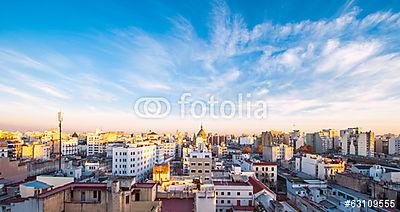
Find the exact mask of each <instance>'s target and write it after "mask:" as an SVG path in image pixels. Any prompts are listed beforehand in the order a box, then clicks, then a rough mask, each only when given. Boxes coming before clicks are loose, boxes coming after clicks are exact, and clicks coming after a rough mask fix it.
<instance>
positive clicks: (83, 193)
mask: <svg viewBox="0 0 400 212" xmlns="http://www.w3.org/2000/svg"><path fill="white" fill-rule="evenodd" d="M85 201H86V194H85V192H84V191H82V192H81V202H85Z"/></svg>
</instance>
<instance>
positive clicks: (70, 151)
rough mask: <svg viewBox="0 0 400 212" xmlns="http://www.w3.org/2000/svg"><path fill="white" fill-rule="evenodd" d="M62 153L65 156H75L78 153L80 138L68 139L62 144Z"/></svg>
mask: <svg viewBox="0 0 400 212" xmlns="http://www.w3.org/2000/svg"><path fill="white" fill-rule="evenodd" d="M61 152H62V154H63V155H75V154H77V153H78V137H71V138H69V139H66V140H64V141H63V142H62V144H61Z"/></svg>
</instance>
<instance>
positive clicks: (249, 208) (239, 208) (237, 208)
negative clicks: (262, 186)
mask: <svg viewBox="0 0 400 212" xmlns="http://www.w3.org/2000/svg"><path fill="white" fill-rule="evenodd" d="M233 209H234V210H235V211H254V207H253V206H240V205H235V206H233Z"/></svg>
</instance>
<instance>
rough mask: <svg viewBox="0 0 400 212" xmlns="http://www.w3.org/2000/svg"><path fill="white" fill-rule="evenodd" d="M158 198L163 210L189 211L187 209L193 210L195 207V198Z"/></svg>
mask: <svg viewBox="0 0 400 212" xmlns="http://www.w3.org/2000/svg"><path fill="white" fill-rule="evenodd" d="M157 200H158V201H161V212H187V211H193V209H194V199H193V198H187V199H180V198H171V199H164V198H159V199H157Z"/></svg>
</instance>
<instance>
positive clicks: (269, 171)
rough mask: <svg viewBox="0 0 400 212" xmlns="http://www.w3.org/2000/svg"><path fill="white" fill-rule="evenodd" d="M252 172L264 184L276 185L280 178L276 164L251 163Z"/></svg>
mask: <svg viewBox="0 0 400 212" xmlns="http://www.w3.org/2000/svg"><path fill="white" fill-rule="evenodd" d="M251 170H252V171H253V172H254V174H255V176H256V177H257V179H259V180H260V181H261V182H263V183H268V184H271V185H272V184H275V183H276V182H277V178H278V164H277V163H274V162H257V163H251Z"/></svg>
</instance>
